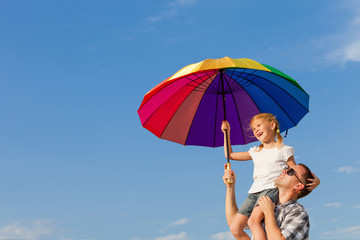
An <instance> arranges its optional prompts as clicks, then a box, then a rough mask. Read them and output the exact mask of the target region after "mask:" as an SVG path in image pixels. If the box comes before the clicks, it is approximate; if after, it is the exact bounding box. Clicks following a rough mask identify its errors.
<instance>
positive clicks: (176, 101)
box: [138, 57, 309, 147]
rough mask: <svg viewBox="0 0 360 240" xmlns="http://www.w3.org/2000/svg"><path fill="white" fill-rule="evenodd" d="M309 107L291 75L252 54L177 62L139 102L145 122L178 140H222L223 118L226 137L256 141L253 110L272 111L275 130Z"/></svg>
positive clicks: (199, 142) (155, 131)
mask: <svg viewBox="0 0 360 240" xmlns="http://www.w3.org/2000/svg"><path fill="white" fill-rule="evenodd" d="M308 111H309V95H308V94H307V93H306V92H305V91H304V89H302V87H301V86H300V85H299V84H298V83H297V82H296V81H295V80H294V79H292V78H291V77H289V76H288V75H286V74H284V73H283V72H281V71H279V70H277V69H275V68H273V67H270V66H268V65H265V64H260V63H258V62H256V61H254V60H251V59H247V58H241V59H232V58H229V57H224V58H220V59H206V60H204V61H202V62H199V63H194V64H191V65H188V66H186V67H184V68H182V69H181V70H180V71H178V72H177V73H175V74H174V75H173V76H171V77H169V78H167V79H165V80H164V81H163V82H161V83H160V84H158V85H157V86H155V87H154V88H153V89H151V90H150V91H149V92H148V93H147V94H146V95H145V96H144V99H143V101H142V103H141V105H140V107H139V110H138V114H139V117H140V120H141V124H142V125H143V127H144V128H146V129H148V130H149V131H150V132H152V133H153V134H155V135H156V136H158V137H159V138H162V139H166V140H169V141H173V142H177V143H180V144H183V145H198V146H208V147H218V146H223V144H224V136H223V133H222V131H221V124H222V121H223V120H227V121H228V122H229V123H230V125H231V133H232V134H231V143H232V144H233V145H239V144H247V143H250V142H254V141H257V139H256V138H255V137H253V134H252V131H251V130H250V129H249V127H250V120H251V118H252V117H253V116H255V115H256V114H258V113H265V112H266V113H272V114H273V115H275V116H276V118H277V119H278V121H279V123H280V131H281V132H282V131H285V130H287V129H289V128H291V127H294V126H296V125H297V124H298V122H299V121H300V120H301V119H302V118H303V117H304V116H305V114H306V113H308Z"/></svg>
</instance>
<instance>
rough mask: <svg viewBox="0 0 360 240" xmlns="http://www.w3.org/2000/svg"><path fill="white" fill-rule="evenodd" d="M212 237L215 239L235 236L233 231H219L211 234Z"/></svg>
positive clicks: (226, 238)
mask: <svg viewBox="0 0 360 240" xmlns="http://www.w3.org/2000/svg"><path fill="white" fill-rule="evenodd" d="M211 239H215V240H233V239H234V236H233V235H232V234H231V232H219V233H216V234H214V235H212V236H211Z"/></svg>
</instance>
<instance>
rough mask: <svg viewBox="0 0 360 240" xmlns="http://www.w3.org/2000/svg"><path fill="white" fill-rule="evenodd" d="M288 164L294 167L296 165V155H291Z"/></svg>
mask: <svg viewBox="0 0 360 240" xmlns="http://www.w3.org/2000/svg"><path fill="white" fill-rule="evenodd" d="M287 165H288V166H289V167H293V166H295V165H296V162H295V158H294V155H292V156H290V157H289V158H288V160H287Z"/></svg>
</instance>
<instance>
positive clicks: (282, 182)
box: [274, 165, 306, 188]
mask: <svg viewBox="0 0 360 240" xmlns="http://www.w3.org/2000/svg"><path fill="white" fill-rule="evenodd" d="M292 169H294V171H295V174H296V175H297V176H298V177H299V178H300V180H301V181H303V179H302V175H303V174H305V173H306V169H305V168H304V167H303V166H301V165H296V166H293V167H292ZM295 174H293V175H292V176H289V175H288V174H287V171H286V170H283V171H282V173H281V174H280V176H279V177H278V178H276V179H275V181H274V182H275V185H276V186H277V187H286V188H293V187H295V186H296V185H298V184H299V183H301V182H300V181H299V180H298V179H297V177H296V176H295Z"/></svg>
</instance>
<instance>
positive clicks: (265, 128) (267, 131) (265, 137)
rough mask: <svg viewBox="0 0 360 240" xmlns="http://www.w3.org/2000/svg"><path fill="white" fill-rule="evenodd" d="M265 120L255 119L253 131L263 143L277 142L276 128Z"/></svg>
mask: <svg viewBox="0 0 360 240" xmlns="http://www.w3.org/2000/svg"><path fill="white" fill-rule="evenodd" d="M272 125H273V124H271V123H269V122H268V121H266V120H265V119H261V118H260V119H255V120H254V121H253V123H252V130H253V133H254V136H255V137H256V138H257V140H259V141H261V142H263V143H272V142H275V133H274V129H275V128H274V126H272Z"/></svg>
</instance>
